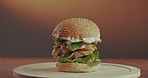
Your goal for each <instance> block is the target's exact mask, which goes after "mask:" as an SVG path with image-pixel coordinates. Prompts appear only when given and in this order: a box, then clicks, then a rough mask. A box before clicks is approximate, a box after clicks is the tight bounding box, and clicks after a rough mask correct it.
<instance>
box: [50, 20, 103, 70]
mask: <svg viewBox="0 0 148 78" xmlns="http://www.w3.org/2000/svg"><path fill="white" fill-rule="evenodd" d="M52 37H53V39H54V41H55V45H54V47H53V48H54V49H53V51H52V55H53V56H54V60H56V61H57V64H56V67H57V70H58V71H61V72H94V71H97V70H98V69H99V66H100V63H101V60H100V59H99V52H98V51H97V47H96V45H97V44H98V43H101V39H100V29H99V28H98V26H97V25H96V24H95V23H94V22H93V21H91V20H88V19H85V18H70V19H66V20H64V21H62V22H60V23H59V24H58V25H57V26H56V27H55V29H54V31H53V33H52Z"/></svg>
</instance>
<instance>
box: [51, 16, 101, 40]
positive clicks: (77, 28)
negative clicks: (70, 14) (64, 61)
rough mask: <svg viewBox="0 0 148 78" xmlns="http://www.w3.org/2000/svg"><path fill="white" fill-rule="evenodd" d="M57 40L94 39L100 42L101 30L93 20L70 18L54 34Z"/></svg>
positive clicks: (59, 25) (57, 27) (56, 28)
mask: <svg viewBox="0 0 148 78" xmlns="http://www.w3.org/2000/svg"><path fill="white" fill-rule="evenodd" d="M52 36H53V37H56V38H60V37H61V38H65V39H68V38H71V39H79V40H83V39H84V38H91V40H92V38H93V39H94V40H93V42H94V41H95V40H100V30H99V28H98V26H97V25H96V24H95V23H94V22H93V21H91V20H88V19H85V18H70V19H67V20H64V21H62V22H61V23H59V24H58V25H57V26H56V27H55V29H54V31H53V34H52Z"/></svg>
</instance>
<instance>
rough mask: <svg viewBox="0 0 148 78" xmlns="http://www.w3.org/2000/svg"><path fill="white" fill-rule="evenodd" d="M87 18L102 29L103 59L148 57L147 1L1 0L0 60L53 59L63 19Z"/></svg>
mask: <svg viewBox="0 0 148 78" xmlns="http://www.w3.org/2000/svg"><path fill="white" fill-rule="evenodd" d="M71 17H85V18H88V19H91V20H93V21H94V22H95V23H96V24H97V25H98V26H99V28H100V29H101V38H102V40H103V42H102V43H101V44H99V45H98V50H99V52H100V56H101V58H148V1H147V0H1V1H0V57H51V54H50V52H51V51H52V46H53V44H54V42H53V40H52V38H51V33H52V31H53V29H54V27H55V26H56V25H57V24H58V23H59V22H60V21H62V20H64V19H67V18H71Z"/></svg>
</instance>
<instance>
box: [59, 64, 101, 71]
mask: <svg viewBox="0 0 148 78" xmlns="http://www.w3.org/2000/svg"><path fill="white" fill-rule="evenodd" d="M56 66H57V70H58V71H61V72H76V73H81V72H94V71H97V70H98V69H99V66H100V64H98V65H96V66H91V65H87V64H82V63H61V62H57V65H56Z"/></svg>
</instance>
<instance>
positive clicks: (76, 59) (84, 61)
mask: <svg viewBox="0 0 148 78" xmlns="http://www.w3.org/2000/svg"><path fill="white" fill-rule="evenodd" d="M91 58H95V61H93V62H91V63H88V61H89V60H90V59H91ZM98 58H99V53H98V52H94V53H93V54H90V55H88V56H86V57H82V58H75V59H73V60H71V59H68V58H60V59H59V60H58V61H59V62H62V63H84V64H88V65H93V66H95V65H98V64H99V63H100V61H99V60H97V59H98Z"/></svg>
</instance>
